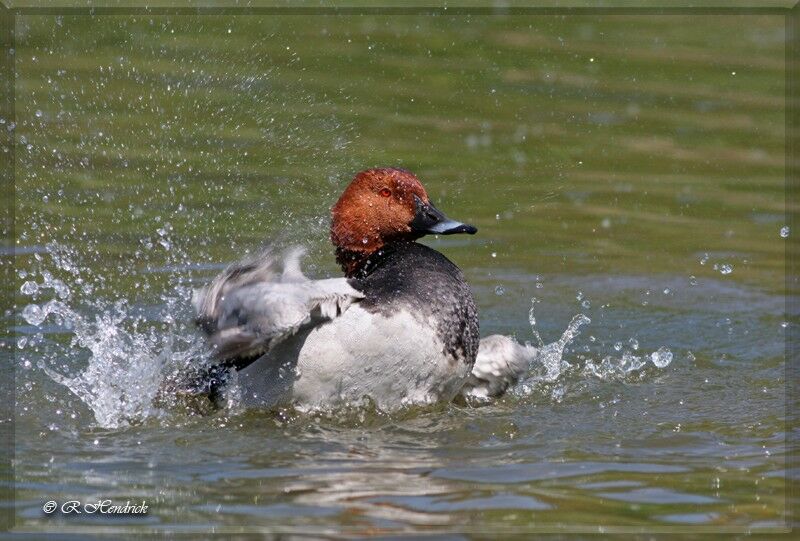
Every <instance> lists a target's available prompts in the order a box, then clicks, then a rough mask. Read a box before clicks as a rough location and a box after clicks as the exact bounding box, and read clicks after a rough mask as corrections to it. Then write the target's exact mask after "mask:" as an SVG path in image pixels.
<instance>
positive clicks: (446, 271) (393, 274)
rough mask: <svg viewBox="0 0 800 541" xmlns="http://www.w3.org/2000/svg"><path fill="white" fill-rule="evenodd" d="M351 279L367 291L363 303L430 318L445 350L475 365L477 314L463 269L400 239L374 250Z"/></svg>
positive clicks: (387, 312)
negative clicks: (402, 310)
mask: <svg viewBox="0 0 800 541" xmlns="http://www.w3.org/2000/svg"><path fill="white" fill-rule="evenodd" d="M350 283H351V284H352V285H353V287H355V288H356V289H358V290H359V291H361V292H362V293H364V295H365V298H364V299H363V300H362V301H361V303H360V304H361V307H362V308H365V309H366V310H368V311H372V312H377V313H381V314H383V315H385V316H387V317H388V316H391V315H392V314H393V313H396V312H397V311H398V310H401V309H405V310H408V311H409V312H411V313H412V314H416V315H419V316H420V317H421V318H423V319H427V318H432V319H433V321H435V323H436V330H437V332H438V334H439V338H440V339H441V340H442V343H443V344H444V353H445V355H447V356H448V357H450V358H451V359H453V361H454V362H455V361H460V362H464V363H466V364H468V365H469V366H472V365H473V364H474V363H475V356H476V355H477V354H478V342H479V341H480V338H479V331H478V316H477V312H476V310H475V302H474V300H473V299H472V291H471V290H470V288H469V285H467V283H466V281H465V280H464V275H463V274H462V273H461V270H460V269H459V268H458V267H456V266H455V265H454V264H453V263H452V262H451V261H450V260H449V259H447V258H446V257H445V256H443V255H442V254H440V253H439V252H437V251H436V250H434V249H432V248H428V247H427V246H424V245H422V244H417V243H416V242H403V243H396V244H392V245H389V246H386V247H384V248H382V249H381V250H378V251H377V252H376V253H375V254H372V255H371V256H370V257H369V259H367V260H366V261H365V262H364V263H363V264H362V265H361V268H359V270H358V272H357V273H356V275H355V277H354V278H352V279H351V280H350Z"/></svg>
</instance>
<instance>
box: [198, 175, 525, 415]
mask: <svg viewBox="0 0 800 541" xmlns="http://www.w3.org/2000/svg"><path fill="white" fill-rule="evenodd" d="M476 233H477V228H476V227H475V226H473V225H470V224H467V223H463V222H460V221H456V220H453V219H450V218H448V217H447V216H446V215H445V214H444V213H443V212H442V211H440V210H439V209H438V208H437V207H436V206H435V205H434V204H433V202H432V201H431V199H430V197H429V196H428V193H427V191H426V190H425V188H424V186H423V185H422V182H421V181H420V180H419V179H418V178H417V176H416V175H414V174H413V173H411V172H410V171H408V170H405V169H399V168H393V167H383V168H372V169H367V170H364V171H361V172H359V173H357V174H356V175H355V176H354V178H353V179H352V181H351V182H350V183H349V185H348V186H347V187H346V188H345V190H344V191H343V193H342V194H341V196H340V197H339V199H338V201H337V202H336V203H335V204H334V205H333V207H332V209H331V225H330V240H331V243H332V244H333V247H334V249H335V251H334V254H335V258H336V261H337V263H338V264H339V266H340V267H341V269H342V272H343V274H344V276H342V277H335V278H325V279H309V278H308V277H306V276H305V274H304V273H303V271H302V268H301V265H300V261H301V258H302V256H303V255H304V253H305V250H304V249H303V248H302V247H291V248H289V249H288V250H287V251H286V252H284V253H283V254H282V255H281V254H278V253H277V252H276V250H274V249H273V248H267V249H266V250H264V251H262V252H260V253H258V254H256V255H254V256H251V257H247V258H245V259H243V260H242V261H239V262H237V263H234V264H232V265H230V266H228V267H227V268H226V269H225V270H224V271H222V272H221V273H220V274H219V275H218V276H216V277H215V278H214V279H213V280H212V281H211V282H210V283H209V284H208V285H207V286H205V287H203V288H200V289H199V290H196V291H195V292H194V297H193V304H194V307H195V310H196V312H197V316H196V323H197V325H198V326H199V328H200V329H201V330H202V331H203V333H204V334H205V337H206V340H207V342H208V344H209V346H210V349H211V359H212V360H211V367H210V368H209V369H207V370H205V371H204V372H203V374H202V377H200V378H199V381H195V382H194V383H193V386H192V388H193V389H195V390H198V389H199V390H201V392H203V393H206V394H207V395H208V396H209V397H214V398H213V400H214V401H215V402H216V401H218V400H220V397H226V396H230V393H226V389H228V388H231V387H233V388H235V389H236V390H237V391H236V396H237V397H238V398H237V401H238V402H239V403H241V404H242V405H243V406H244V407H248V408H250V407H258V408H267V409H270V408H277V407H286V406H292V407H294V408H297V409H299V410H302V411H309V410H318V409H327V408H332V407H336V406H338V405H353V404H361V403H363V402H364V401H369V402H371V403H372V404H374V405H375V406H376V407H378V408H380V409H381V410H385V411H392V410H397V409H399V408H402V407H406V406H411V405H427V404H433V403H438V402H447V401H453V400H454V399H456V398H458V397H460V398H461V399H480V400H484V399H491V398H496V397H499V396H501V395H502V394H503V393H505V392H506V391H507V390H508V389H509V388H510V387H512V386H513V385H514V384H515V383H516V382H517V381H518V380H519V379H520V377H521V376H522V375H523V374H524V373H525V372H526V371H527V370H528V369H529V366H530V364H531V362H532V361H533V359H535V356H536V350H535V349H534V348H532V347H531V346H528V345H521V344H519V343H517V342H516V340H515V339H514V338H512V337H508V336H502V335H492V336H489V337H486V338H484V339H483V340H481V338H480V329H479V321H478V313H477V309H476V305H475V300H474V298H473V294H472V290H471V288H470V286H469V284H468V283H467V281H466V280H465V278H464V274H463V273H462V271H461V270H460V269H459V268H458V266H456V265H455V264H454V263H453V262H452V261H450V260H449V259H448V258H447V257H445V256H444V255H443V254H441V253H440V252H438V251H437V250H434V249H433V248H431V247H429V246H426V245H424V244H421V243H419V242H417V241H418V240H419V239H420V238H422V237H424V236H425V235H455V234H466V235H474V234H476ZM281 267H282V268H281Z"/></svg>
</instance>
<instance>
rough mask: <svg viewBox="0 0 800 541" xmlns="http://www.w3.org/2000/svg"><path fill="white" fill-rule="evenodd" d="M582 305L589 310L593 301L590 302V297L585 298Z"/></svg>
mask: <svg viewBox="0 0 800 541" xmlns="http://www.w3.org/2000/svg"><path fill="white" fill-rule="evenodd" d="M581 306H583V307H584V308H585V309H587V310H588V309H589V308H591V307H592V303H591V302H589V299H584V301H583V302H582V303H581Z"/></svg>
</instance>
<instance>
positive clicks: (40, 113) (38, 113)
mask: <svg viewBox="0 0 800 541" xmlns="http://www.w3.org/2000/svg"><path fill="white" fill-rule="evenodd" d="M33 114H34V115H36V118H42V114H43V113H42V112H41V111H40V110H39V109H37V110H36V112H35V113H33Z"/></svg>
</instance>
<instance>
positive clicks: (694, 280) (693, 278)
mask: <svg viewBox="0 0 800 541" xmlns="http://www.w3.org/2000/svg"><path fill="white" fill-rule="evenodd" d="M689 285H691V286H696V285H697V277H696V276H695V275H694V274H693V275H691V276H689Z"/></svg>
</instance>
